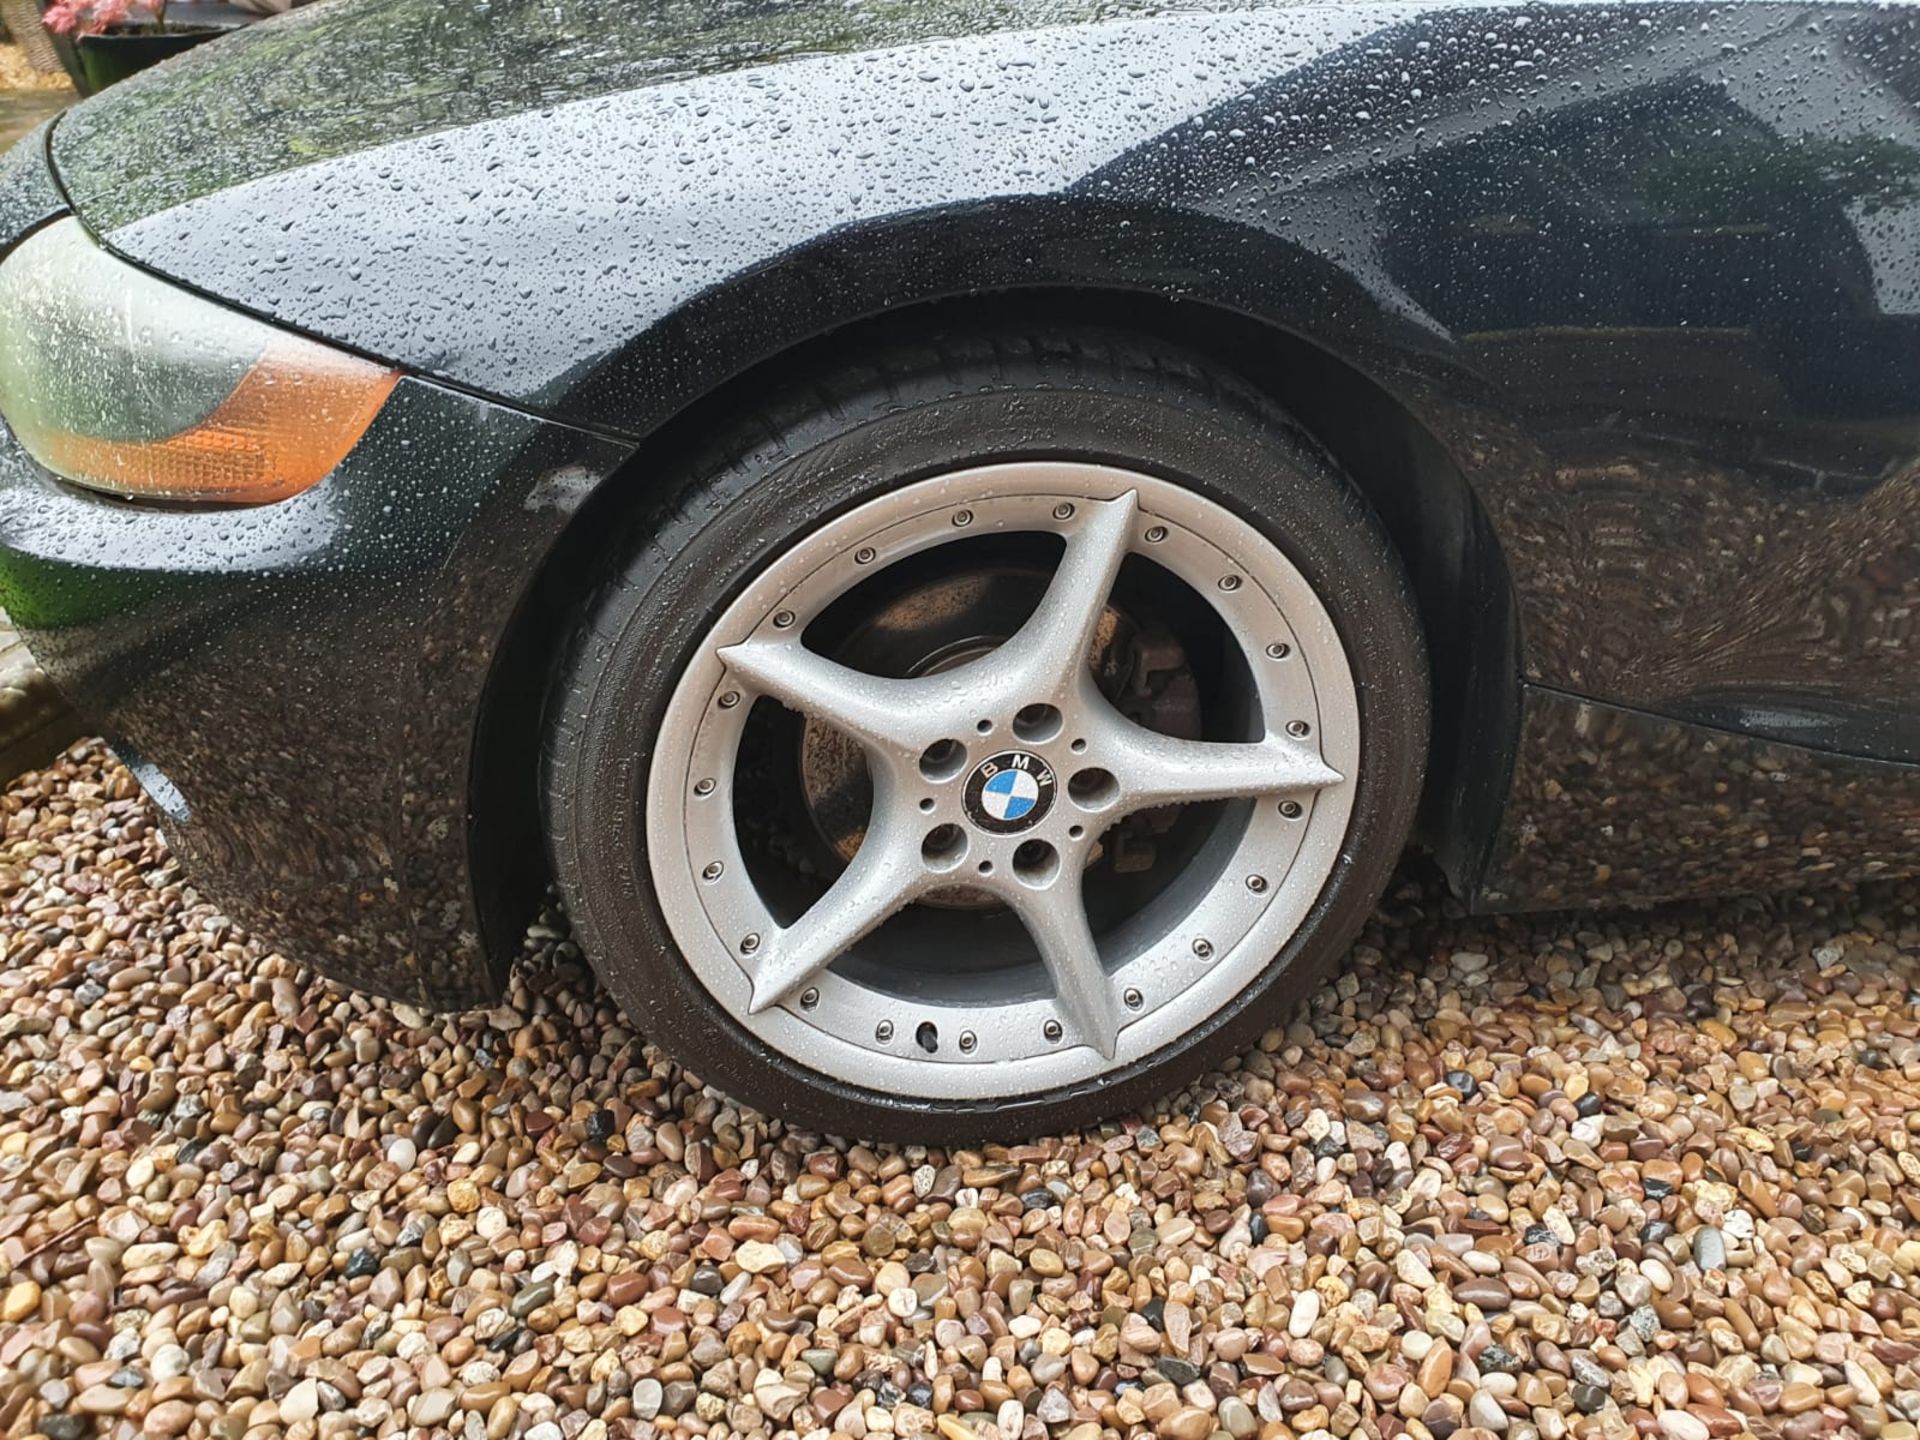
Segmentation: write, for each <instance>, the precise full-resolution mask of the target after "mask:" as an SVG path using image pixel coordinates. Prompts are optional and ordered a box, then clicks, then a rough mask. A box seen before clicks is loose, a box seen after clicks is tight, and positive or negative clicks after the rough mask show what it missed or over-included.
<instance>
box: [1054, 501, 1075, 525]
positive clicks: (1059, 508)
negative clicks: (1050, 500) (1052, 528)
mask: <svg viewBox="0 0 1920 1440" xmlns="http://www.w3.org/2000/svg"><path fill="white" fill-rule="evenodd" d="M1053 518H1054V519H1056V520H1071V519H1072V518H1073V506H1071V505H1069V504H1067V502H1066V501H1064V500H1062V501H1061V502H1060V503H1059V504H1058V505H1056V506H1054V507H1053Z"/></svg>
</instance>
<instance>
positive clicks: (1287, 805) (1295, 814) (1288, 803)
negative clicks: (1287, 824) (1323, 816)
mask: <svg viewBox="0 0 1920 1440" xmlns="http://www.w3.org/2000/svg"><path fill="white" fill-rule="evenodd" d="M1280 813H1281V814H1282V815H1284V816H1286V817H1287V819H1289V820H1298V819H1299V818H1300V815H1301V813H1302V812H1301V809H1300V802H1299V801H1298V800H1282V801H1281V802H1280Z"/></svg>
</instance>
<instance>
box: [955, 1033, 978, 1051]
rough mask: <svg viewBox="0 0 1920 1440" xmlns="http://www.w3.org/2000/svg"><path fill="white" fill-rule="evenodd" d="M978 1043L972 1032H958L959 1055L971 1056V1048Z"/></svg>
mask: <svg viewBox="0 0 1920 1440" xmlns="http://www.w3.org/2000/svg"><path fill="white" fill-rule="evenodd" d="M979 1043H980V1042H979V1041H978V1040H976V1039H975V1038H974V1034H973V1031H971V1030H962V1031H961V1032H960V1053H961V1054H963V1055H971V1054H972V1053H973V1047H974V1046H976V1045H978V1044H979Z"/></svg>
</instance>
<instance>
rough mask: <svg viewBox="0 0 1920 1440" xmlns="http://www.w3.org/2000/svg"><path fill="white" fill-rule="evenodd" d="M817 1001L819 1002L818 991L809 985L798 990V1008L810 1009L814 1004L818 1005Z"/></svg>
mask: <svg viewBox="0 0 1920 1440" xmlns="http://www.w3.org/2000/svg"><path fill="white" fill-rule="evenodd" d="M819 1003H820V992H819V991H818V990H815V989H814V988H813V987H812V986H811V985H809V986H808V987H807V988H806V989H805V990H802V991H801V992H800V1008H801V1009H802V1010H811V1009H812V1008H813V1007H814V1006H816V1005H818V1004H819Z"/></svg>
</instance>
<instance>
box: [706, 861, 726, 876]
mask: <svg viewBox="0 0 1920 1440" xmlns="http://www.w3.org/2000/svg"><path fill="white" fill-rule="evenodd" d="M726 871H727V867H726V866H724V865H722V864H721V863H720V862H719V861H718V860H715V861H713V862H712V863H711V864H709V865H708V866H707V868H706V869H704V870H702V871H701V872H700V878H701V879H702V880H718V879H719V878H720V877H721V876H722V875H724V874H726Z"/></svg>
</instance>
